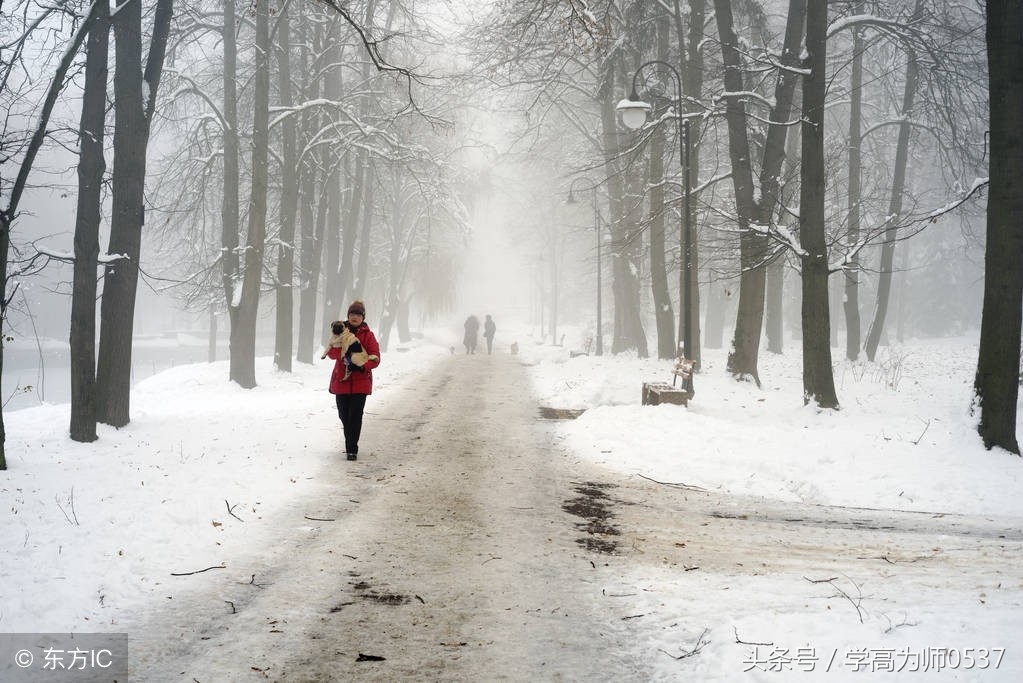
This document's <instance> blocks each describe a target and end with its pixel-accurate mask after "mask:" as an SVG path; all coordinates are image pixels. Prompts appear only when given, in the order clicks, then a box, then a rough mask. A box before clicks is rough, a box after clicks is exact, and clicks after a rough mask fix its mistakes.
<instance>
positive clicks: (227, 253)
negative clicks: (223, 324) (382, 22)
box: [220, 0, 242, 381]
mask: <svg viewBox="0 0 1023 683" xmlns="http://www.w3.org/2000/svg"><path fill="white" fill-rule="evenodd" d="M236 24H237V20H236V18H235V0H224V27H223V33H222V37H223V40H224V197H223V200H222V203H221V205H220V221H221V223H220V267H221V283H222V286H223V289H224V310H225V311H226V312H227V321H228V329H227V333H228V352H227V355H228V378H229V379H230V380H232V381H237V378H238V377H239V376H240V375H241V360H242V353H241V350H240V349H239V338H238V304H239V300H238V295H239V294H241V286H242V278H241V262H240V258H239V255H238V244H239V242H240V236H239V233H240V230H241V220H240V218H239V199H238V197H239V194H240V189H239V183H238V177H239V171H238V159H239V156H238V155H239V150H238V81H237V73H238V42H237V38H236V35H235V31H236V30H237V29H236Z"/></svg>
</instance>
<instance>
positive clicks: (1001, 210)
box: [974, 0, 1023, 454]
mask: <svg viewBox="0 0 1023 683" xmlns="http://www.w3.org/2000/svg"><path fill="white" fill-rule="evenodd" d="M1020 35H1023V10H1021V9H1020V7H1019V3H1018V2H1017V1H1016V0H988V2H987V52H988V78H989V87H988V93H989V97H990V112H991V113H990V116H991V125H990V128H991V148H990V149H991V168H990V178H991V186H990V196H989V198H988V212H987V245H986V247H985V255H984V266H985V267H984V309H983V314H982V317H981V324H980V352H979V358H978V361H977V375H976V378H975V379H974V391H975V392H976V397H977V403H978V404H979V406H980V423H979V424H978V426H977V431H978V432H979V433H980V436H981V439H983V441H984V447H985V448H988V449H990V448H994V447H996V446H997V447H999V448H1004V449H1005V450H1007V451H1010V452H1012V453H1016V454H1019V452H1020V450H1019V442H1018V441H1017V439H1016V414H1017V401H1018V398H1019V362H1020V325H1021V323H1023V320H1021V317H1023V316H1021V311H1023V222H1021V221H1020V216H1023V132H1021V129H1020V126H1019V121H1018V117H1019V112H1020V111H1023V72H1021V71H1020V68H1019V67H1020V64H1023V42H1020V39H1019V37H1020Z"/></svg>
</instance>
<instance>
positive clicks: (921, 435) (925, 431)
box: [913, 420, 931, 446]
mask: <svg viewBox="0 0 1023 683" xmlns="http://www.w3.org/2000/svg"><path fill="white" fill-rule="evenodd" d="M930 426H931V421H930V420H928V421H927V424H925V425H924V430H923V431H922V432H920V436H918V437H916V441H914V442H913V445H914V446H919V445H920V440H921V439H923V438H924V434H926V433H927V430H928V429H929V428H930Z"/></svg>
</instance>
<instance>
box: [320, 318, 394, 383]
mask: <svg viewBox="0 0 1023 683" xmlns="http://www.w3.org/2000/svg"><path fill="white" fill-rule="evenodd" d="M331 348H334V349H341V355H342V356H344V360H345V376H344V377H343V378H342V379H341V381H342V382H343V381H345V380H346V379H348V378H349V377H351V376H352V370H353V369H354V370H356V371H358V372H365V369H364V368H363V366H364V365H366V363H368V362H369V361H370V360H380V357H379V356H376V355H372V354H369V353H366V350H365V349H363V348H362V344H361V343H360V342H359V338H358V337H356V336H355V332H354V331H352V328H351V326H350V325H349V324H348V322H347V321H345V320H335V321H334V322H332V323H331V324H330V339H329V340H328V341H327V347H326V348H325V349H323V355H322V356H320V358H321V359H323V358H326V357H327V351H328V350H330V349H331Z"/></svg>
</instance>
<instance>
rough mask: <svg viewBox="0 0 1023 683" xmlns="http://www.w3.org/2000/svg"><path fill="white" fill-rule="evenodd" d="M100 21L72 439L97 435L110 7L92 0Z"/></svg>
mask: <svg viewBox="0 0 1023 683" xmlns="http://www.w3.org/2000/svg"><path fill="white" fill-rule="evenodd" d="M96 6H97V13H98V17H99V19H98V20H97V22H96V23H95V24H93V26H92V28H91V29H90V30H89V40H88V44H87V47H86V61H85V86H84V90H83V94H82V116H81V126H80V130H81V133H80V134H79V138H78V139H79V146H80V151H79V159H78V212H77V214H76V219H75V242H74V244H75V265H74V275H73V285H72V294H71V334H70V347H71V425H70V436H71V440H72V441H80V442H84V443H88V442H92V441H95V440H96V438H97V436H96V289H97V287H96V267H97V263H98V257H99V226H100V222H101V221H102V215H101V208H102V203H103V199H102V190H103V173H104V171H105V170H106V160H105V158H104V156H103V139H104V132H105V128H106V104H107V71H108V68H107V64H108V61H109V47H110V22H109V16H110V5H109V2H107V0H96Z"/></svg>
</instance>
